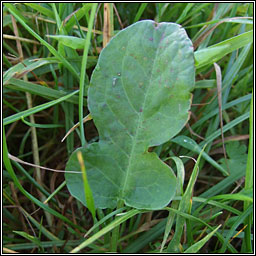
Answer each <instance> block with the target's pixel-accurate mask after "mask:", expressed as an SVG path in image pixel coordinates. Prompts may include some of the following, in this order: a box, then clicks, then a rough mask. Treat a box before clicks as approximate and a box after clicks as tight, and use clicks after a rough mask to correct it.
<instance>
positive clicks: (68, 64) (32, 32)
mask: <svg viewBox="0 0 256 256" xmlns="http://www.w3.org/2000/svg"><path fill="white" fill-rule="evenodd" d="M5 6H6V7H7V8H8V9H9V11H10V12H11V13H12V14H13V16H14V17H15V18H16V19H17V20H18V21H19V22H20V23H21V25H22V26H23V27H24V28H25V29H26V30H27V31H28V32H29V33H30V34H31V35H33V36H34V37H35V38H36V39H37V40H38V41H40V42H41V44H43V45H44V46H45V47H46V48H47V49H48V50H49V51H50V52H51V53H52V54H53V55H54V56H55V57H56V58H58V59H59V60H60V61H61V63H63V65H64V66H65V67H66V68H67V69H68V70H69V71H70V72H71V73H72V74H73V75H74V77H76V78H77V79H78V80H79V79H80V76H79V74H78V73H77V71H76V70H75V69H74V67H73V66H72V65H71V64H70V63H69V62H68V61H67V60H66V59H65V58H64V57H63V56H62V55H60V54H59V53H58V52H57V51H56V50H55V48H54V47H53V46H51V45H50V44H48V43H47V42H46V41H45V40H44V39H42V38H41V37H40V36H39V35H38V34H37V33H36V32H35V31H34V30H33V29H31V27H29V26H28V25H27V24H26V22H25V21H24V20H23V19H22V18H21V17H22V15H20V14H17V13H16V12H15V11H14V10H13V5H11V4H7V3H6V4H5Z"/></svg>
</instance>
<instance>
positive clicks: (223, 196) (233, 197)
mask: <svg viewBox="0 0 256 256" xmlns="http://www.w3.org/2000/svg"><path fill="white" fill-rule="evenodd" d="M211 199H220V200H227V199H229V200H236V201H237V200H241V201H245V202H248V203H252V202H253V197H252V195H251V196H246V195H243V194H241V193H235V194H221V195H218V196H214V197H211Z"/></svg>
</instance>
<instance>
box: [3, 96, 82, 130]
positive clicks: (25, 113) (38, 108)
mask: <svg viewBox="0 0 256 256" xmlns="http://www.w3.org/2000/svg"><path fill="white" fill-rule="evenodd" d="M76 93H78V91H74V92H72V93H70V94H68V95H66V96H64V97H61V98H59V99H57V100H53V101H50V102H47V103H45V104H41V105H39V106H36V107H33V108H30V109H28V110H24V111H21V112H19V113H17V114H14V115H12V116H8V117H6V118H4V120H3V125H7V124H10V123H13V122H15V121H17V120H20V119H21V117H23V118H24V117H26V116H29V115H31V114H35V113H37V112H40V111H42V110H44V109H47V108H49V107H51V106H54V105H55V104H58V103H60V102H62V101H65V100H66V99H68V98H70V97H72V96H73V95H75V94H76Z"/></svg>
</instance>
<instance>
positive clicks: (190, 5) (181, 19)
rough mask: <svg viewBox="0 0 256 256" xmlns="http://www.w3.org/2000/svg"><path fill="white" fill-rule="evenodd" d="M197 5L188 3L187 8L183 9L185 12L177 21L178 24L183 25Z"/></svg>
mask: <svg viewBox="0 0 256 256" xmlns="http://www.w3.org/2000/svg"><path fill="white" fill-rule="evenodd" d="M194 5H195V3H188V4H187V5H186V7H185V8H184V9H183V12H182V13H181V15H180V17H179V18H178V19H177V20H176V23H178V24H180V23H182V22H183V21H184V20H185V19H187V17H188V16H187V13H188V12H189V11H190V10H191V8H193V6H194Z"/></svg>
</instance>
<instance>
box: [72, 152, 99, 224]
mask: <svg viewBox="0 0 256 256" xmlns="http://www.w3.org/2000/svg"><path fill="white" fill-rule="evenodd" d="M77 159H78V161H79V164H80V167H81V171H82V177H83V182H84V194H85V198H86V203H87V207H88V209H89V211H90V212H91V214H92V217H93V219H94V220H95V217H96V213H95V206H94V200H93V195H92V191H91V188H90V185H89V182H88V179H87V175H86V168H85V164H84V160H83V156H82V153H81V151H77Z"/></svg>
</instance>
